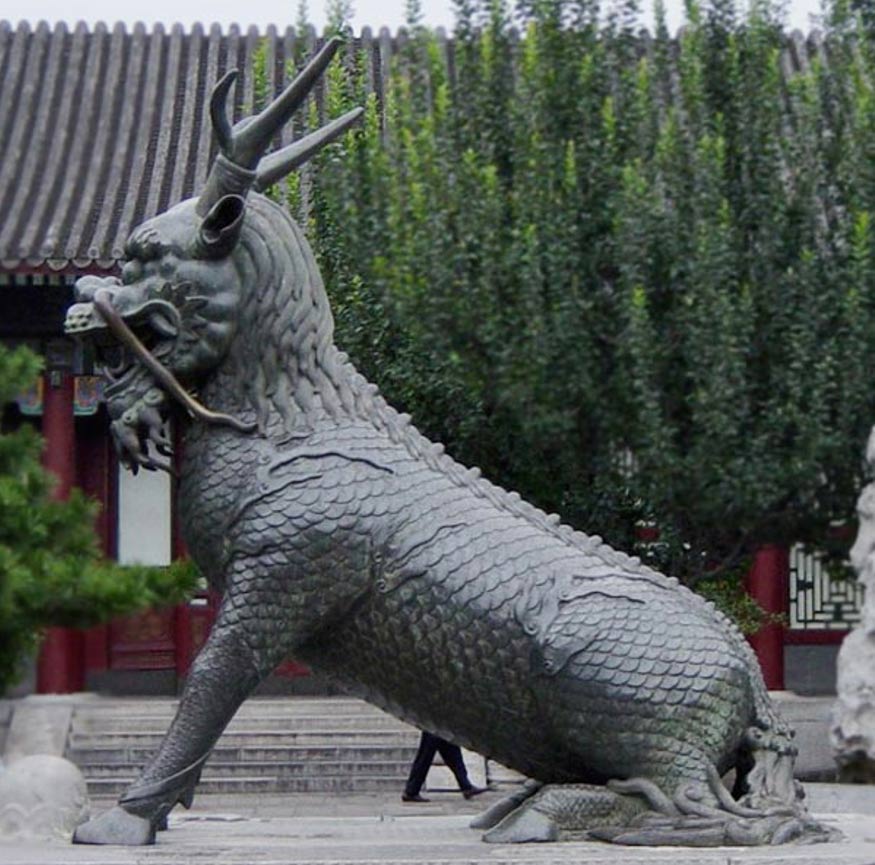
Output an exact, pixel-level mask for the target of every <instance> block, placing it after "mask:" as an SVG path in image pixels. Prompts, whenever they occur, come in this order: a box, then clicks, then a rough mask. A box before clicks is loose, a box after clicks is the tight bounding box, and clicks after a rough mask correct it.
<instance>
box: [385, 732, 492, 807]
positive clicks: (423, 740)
mask: <svg viewBox="0 0 875 865" xmlns="http://www.w3.org/2000/svg"><path fill="white" fill-rule="evenodd" d="M436 753H440V755H441V757H443V761H444V763H446V765H447V768H449V770H450V771H451V772H452V773H453V775H454V776H455V778H456V783H457V784H458V785H459V790H461V791H462V795H463V796H464V797H465V798H466V799H471V798H472V797H474V796H479V795H480V794H481V793H485V792H486V787H475V786H474V785H473V784H472V783H471V781H470V780H469V778H468V770H467V769H466V768H465V761H464V759H463V758H462V749H461V748H460V747H459V746H458V745H454V744H453V743H452V742H448V741H447V740H446V739H441V737H440V736H435V734H434V733H428V732H425V731H423V733H422V736H420V738H419V750H417V752H416V756H415V757H414V758H413V765H412V766H411V767H410V775H409V776H408V778H407V783H406V784H405V785H404V792H403V793H402V794H401V801H402V802H428V801H429V800H428V799H426V798H425V797H424V796H421V795H420V793H419V791H420V790H421V789H422V785H423V784H424V783H425V777H426V775H428V770H429V768H430V767H431V763H432V760H434V755H435V754H436Z"/></svg>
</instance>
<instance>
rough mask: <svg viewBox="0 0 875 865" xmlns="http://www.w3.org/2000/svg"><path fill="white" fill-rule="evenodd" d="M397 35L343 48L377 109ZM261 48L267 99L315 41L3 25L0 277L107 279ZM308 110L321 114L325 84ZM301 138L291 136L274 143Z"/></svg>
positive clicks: (192, 183)
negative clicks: (99, 275)
mask: <svg viewBox="0 0 875 865" xmlns="http://www.w3.org/2000/svg"><path fill="white" fill-rule="evenodd" d="M403 35H404V34H403V33H401V32H399V34H398V35H397V36H396V37H394V38H393V37H392V35H391V34H390V32H389V31H388V30H387V29H386V28H382V29H381V30H380V31H379V33H377V34H374V33H372V32H371V31H370V30H369V29H367V28H366V29H365V30H363V31H362V34H361V37H360V39H357V40H355V47H353V46H352V45H350V46H349V48H348V50H349V51H353V50H357V49H359V48H360V49H362V53H363V56H364V58H365V63H366V66H367V69H366V76H367V80H368V81H369V82H370V84H371V86H372V87H373V88H374V89H375V90H376V91H377V93H378V98H379V95H380V92H381V91H382V89H383V87H384V86H385V82H386V76H387V75H388V69H389V58H390V57H391V55H392V54H393V53H394V52H395V51H396V50H397V49H398V46H399V44H400V42H402V41H403ZM261 39H265V40H266V41H265V43H264V47H265V59H266V69H265V71H266V73H267V74H266V82H265V84H266V87H267V89H268V90H269V91H273V92H279V90H281V89H282V87H283V85H284V84H285V83H286V82H287V80H288V76H289V71H290V68H291V67H293V66H294V59H295V58H296V57H297V58H298V59H300V58H301V57H302V56H307V55H309V54H310V53H311V52H312V50H313V48H314V47H316V43H317V42H320V41H321V40H318V39H317V38H316V36H315V34H314V33H313V32H312V31H311V32H308V33H303V34H296V33H295V31H294V29H293V28H288V29H286V30H284V31H282V32H278V31H277V30H276V28H274V27H269V28H268V29H267V31H266V32H265V34H263V35H262V34H260V33H259V32H258V31H257V30H255V29H254V28H250V29H249V30H248V31H247V32H246V33H242V32H241V31H240V28H239V27H236V26H232V27H230V28H228V30H227V32H224V33H223V32H222V30H221V29H220V28H219V27H218V26H217V25H213V26H212V27H210V28H209V31H208V32H205V31H204V28H203V27H201V26H199V25H196V26H194V27H192V28H191V30H190V31H188V32H186V31H183V30H182V28H180V27H179V26H178V25H177V26H174V27H173V28H172V29H171V30H170V32H167V31H166V30H165V28H163V27H162V26H160V25H158V26H155V27H154V28H152V29H151V30H147V29H146V28H145V27H144V26H143V25H142V24H136V25H134V26H133V28H132V29H131V30H130V31H128V30H127V29H126V28H125V27H124V25H121V24H117V25H115V26H114V27H113V28H112V30H111V31H110V30H108V29H107V27H106V26H105V25H102V24H101V25H97V26H96V27H94V29H93V30H89V29H88V28H87V27H86V26H85V25H84V24H81V23H80V24H79V25H77V26H76V27H75V28H74V29H73V31H72V32H71V31H70V30H69V29H68V28H67V27H66V26H65V25H63V24H58V25H55V26H54V27H51V28H50V27H49V26H48V25H47V24H45V23H40V24H38V25H37V26H36V27H35V28H34V27H31V26H30V25H29V24H27V23H24V22H23V23H21V24H19V25H18V26H17V27H15V28H13V27H12V26H11V25H10V24H9V23H8V22H6V21H0V270H3V269H5V270H7V271H9V270H17V271H23V270H28V269H50V270H56V271H57V270H65V269H69V268H71V267H77V268H105V269H109V268H113V267H115V266H116V263H117V262H118V260H119V259H122V258H123V257H124V252H123V248H124V242H125V240H126V239H127V236H128V234H129V233H130V231H131V229H132V228H133V227H135V226H136V225H137V224H139V223H140V222H142V221H143V220H144V219H148V218H149V217H151V216H154V215H155V214H156V213H158V212H160V211H162V210H164V209H165V208H167V207H168V206H170V205H173V204H175V203H176V202H178V201H181V200H182V199H184V198H187V197H190V196H191V195H193V194H195V193H196V192H197V190H198V189H200V187H201V186H202V184H203V183H204V181H205V179H206V177H207V173H208V170H209V166H210V162H211V160H212V156H213V153H214V145H213V143H212V129H211V126H210V123H209V120H208V116H207V115H208V99H209V93H210V90H211V88H212V86H213V84H214V83H215V82H216V81H217V80H218V79H219V78H220V77H221V76H222V75H223V74H224V73H225V72H226V71H227V70H228V69H230V68H234V67H237V68H239V69H240V77H239V78H238V82H237V86H236V87H235V88H234V112H233V114H234V119H235V120H236V119H239V117H241V116H242V112H243V111H244V110H245V111H246V112H247V113H248V112H249V111H250V109H251V107H252V105H253V101H254V100H255V98H256V92H255V91H256V83H255V81H254V80H253V75H252V59H253V56H254V55H255V52H256V51H257V50H258V47H259V44H260V40H261ZM438 40H439V44H440V46H441V49H442V50H443V51H445V52H446V53H447V57H448V61H449V62H450V63H451V66H452V58H453V45H452V41H451V40H449V39H447V37H446V34H445V33H442V32H438ZM815 57H818V58H820V59H821V60H824V61H825V59H826V52H825V49H824V44H823V40H822V38H821V37H820V35H819V34H817V33H814V34H812V35H811V36H810V37H808V38H807V39H806V38H805V37H803V36H802V34H800V33H798V32H794V33H793V34H790V35H789V36H788V39H787V46H786V50H785V55H784V57H783V58H782V72H783V74H784V75H785V76H789V75H792V74H795V73H796V72H798V71H804V70H805V69H806V68H807V67H808V66H809V64H810V62H811V60H812V59H813V58H815ZM451 74H452V71H451ZM314 98H315V99H316V102H317V104H319V105H321V104H322V103H323V91H322V83H321V82H320V84H319V85H318V86H317V89H316V92H315V94H314ZM295 131H297V132H300V126H299V124H288V125H287V126H286V128H285V129H284V130H283V131H282V133H281V135H280V136H279V137H278V139H277V142H276V144H277V145H281V144H287V143H289V141H290V140H291V138H292V136H293V134H294V133H295Z"/></svg>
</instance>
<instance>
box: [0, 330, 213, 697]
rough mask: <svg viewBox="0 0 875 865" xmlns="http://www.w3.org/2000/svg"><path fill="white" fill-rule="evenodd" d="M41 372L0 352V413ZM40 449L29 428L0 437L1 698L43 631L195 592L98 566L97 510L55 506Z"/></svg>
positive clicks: (181, 577)
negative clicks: (0, 408)
mask: <svg viewBox="0 0 875 865" xmlns="http://www.w3.org/2000/svg"><path fill="white" fill-rule="evenodd" d="M40 366H41V364H40V361H39V359H38V358H37V357H36V356H35V355H34V354H33V353H32V352H30V351H28V350H26V349H24V348H19V349H17V350H15V351H9V350H8V349H6V348H4V347H3V346H0V404H3V405H5V404H6V403H8V402H9V401H10V400H11V399H12V398H13V397H14V396H15V395H17V394H18V393H20V392H21V391H22V390H24V389H25V388H26V387H27V386H28V385H29V384H30V383H31V382H32V381H33V380H34V378H35V377H36V375H37V374H38V373H39V370H40ZM41 450H42V440H41V439H40V437H39V436H38V435H37V434H36V433H35V432H34V431H33V430H32V429H31V428H30V427H28V426H22V427H21V428H20V429H18V430H16V431H14V432H10V433H2V434H0V693H2V692H3V690H4V689H5V687H6V686H7V685H9V684H10V683H11V682H12V681H13V680H14V677H15V675H16V673H17V672H18V670H19V668H20V662H21V660H22V658H23V657H24V656H26V655H27V654H28V653H29V652H31V651H33V650H34V649H35V648H36V646H37V645H38V642H39V637H40V633H41V632H42V630H43V629H44V628H45V627H47V626H50V625H67V626H72V627H87V626H89V625H93V624H97V623H99V622H101V621H105V620H106V619H108V618H111V617H113V616H117V615H122V614H125V613H130V612H133V611H134V610H137V609H139V608H141V607H148V606H159V605H160V606H163V605H166V604H172V603H176V602H178V601H179V600H181V599H182V598H184V597H185V596H186V595H187V594H188V593H189V592H190V590H191V589H192V588H193V587H194V585H195V583H196V574H195V573H193V570H192V567H191V566H189V565H184V564H179V565H176V566H173V567H171V568H148V567H119V566H118V565H116V564H114V563H112V562H107V561H103V560H101V559H100V556H99V554H98V549H97V540H96V535H95V532H94V528H93V525H94V517H95V505H94V503H92V502H89V501H88V500H86V499H85V497H84V496H83V495H81V494H80V493H79V492H78V491H74V492H73V494H72V495H71V496H70V498H69V500H68V501H63V502H61V501H55V500H53V498H52V495H51V494H52V486H53V483H52V479H51V476H50V475H49V474H48V473H47V472H46V471H45V470H44V469H43V468H42V466H41V464H40V453H41Z"/></svg>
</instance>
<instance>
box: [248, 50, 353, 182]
mask: <svg viewBox="0 0 875 865" xmlns="http://www.w3.org/2000/svg"><path fill="white" fill-rule="evenodd" d="M341 44H343V43H342V41H341V40H340V39H338V38H336V37H335V38H333V39H330V40H329V41H328V42H326V43H325V45H324V46H323V47H322V50H321V51H320V52H319V53H318V54H317V55H316V56H315V57H314V58H313V59H312V60H311V61H310V62H309V63H308V64H307V65H306V66H305V67H304V69H303V70H302V71H301V72H300V73H299V74H298V75H297V76H296V78H295V80H294V81H293V82H292V83H291V84H290V85H289V86H288V87H287V88H286V89H285V90H284V91H283V92H282V93H281V94H280V95H279V96H278V97H277V98H276V99H274V101H273V102H271V103H270V105H268V106H267V108H265V109H264V110H263V111H261V112H260V113H259V114H256V115H255V117H253V118H252V120H250V121H249V122H248V123H247V124H246V126H244V127H242V128H240V130H239V132H238V133H237V134H236V135H235V136H234V161H235V162H236V163H237V164H238V165H242V166H243V167H244V168H255V166H256V165H258V160H259V159H260V158H261V156H262V154H263V153H264V151H265V150H267V148H268V146H269V145H270V140H271V138H273V136H274V135H275V134H276V131H277V130H278V129H280V128H281V127H282V126H283V124H284V123H285V122H286V121H287V120H288V119H289V118H290V117H291V116H292V114H294V113H295V111H297V109H298V108H299V107H300V105H301V103H302V102H303V101H304V100H305V99H306V98H307V94H308V93H309V92H310V91H311V90H312V89H313V85H314V84H315V83H316V82H317V81H318V80H319V78H320V76H321V75H322V73H323V72H324V71H325V68H326V67H327V66H328V64H329V63H330V62H331V60H332V58H333V57H334V55H335V54H336V53H337V49H338V48H339V47H340V46H341Z"/></svg>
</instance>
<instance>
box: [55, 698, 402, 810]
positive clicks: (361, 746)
mask: <svg viewBox="0 0 875 865" xmlns="http://www.w3.org/2000/svg"><path fill="white" fill-rule="evenodd" d="M175 710H176V701H175V700H170V699H142V698H140V699H106V698H104V699H100V700H97V701H92V702H86V703H82V704H79V705H77V706H76V708H75V709H74V711H73V717H72V722H71V725H70V732H69V736H68V739H67V748H66V753H65V756H66V757H67V758H68V759H70V760H72V761H73V762H74V763H76V764H77V765H78V766H79V767H80V768H81V769H82V772H83V773H84V775H85V777H86V779H87V781H88V791H89V794H90V795H91V796H92V797H94V798H99V799H103V798H115V797H117V796H118V795H119V794H120V793H122V792H123V791H124V790H125V789H126V787H127V786H128V785H129V784H130V782H131V781H133V780H134V778H135V776H136V775H137V774H138V771H139V769H140V767H141V766H142V765H143V764H144V763H145V761H146V760H147V759H148V757H149V756H150V754H152V753H153V752H154V750H155V749H156V748H157V746H158V744H159V743H160V741H161V739H162V738H163V736H164V732H165V731H166V730H167V728H168V726H169V724H170V721H171V719H172V718H173V714H174V712H175ZM418 742H419V731H418V730H416V729H415V728H413V727H411V726H409V725H407V724H404V723H402V722H401V721H398V720H397V719H395V718H393V717H391V716H390V715H387V714H386V713H384V712H381V711H380V710H379V709H376V708H374V707H373V706H370V705H368V704H367V703H364V702H362V701H360V700H353V699H346V698H295V699H289V698H282V699H279V698H277V699H270V698H261V699H259V698H256V699H251V700H249V701H247V702H246V703H245V704H244V705H243V706H242V707H241V708H240V710H239V711H238V713H237V715H236V716H235V717H234V719H233V720H232V721H231V723H230V724H229V725H228V727H227V729H226V730H225V732H224V734H223V735H222V737H221V738H220V739H219V741H218V743H217V745H216V748H215V749H214V751H213V753H212V754H211V755H210V758H209V760H208V761H207V763H206V765H205V766H204V772H203V775H202V778H201V782H200V784H199V785H198V789H199V792H201V793H224V794H236V793H340V792H345V793H365V792H369V791H371V792H372V791H382V790H392V791H397V790H401V789H402V787H403V785H404V780H405V779H406V777H407V772H408V771H409V769H410V763H411V761H412V760H413V756H414V754H415V753H416V747H417V744H418Z"/></svg>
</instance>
